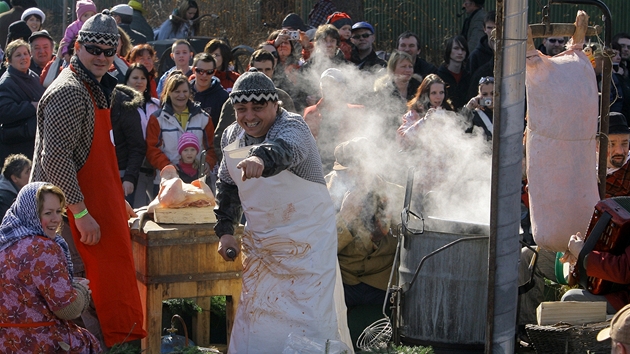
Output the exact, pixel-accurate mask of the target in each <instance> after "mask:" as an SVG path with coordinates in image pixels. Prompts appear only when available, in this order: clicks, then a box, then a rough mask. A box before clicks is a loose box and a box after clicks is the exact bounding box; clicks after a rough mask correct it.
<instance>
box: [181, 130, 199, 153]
mask: <svg viewBox="0 0 630 354" xmlns="http://www.w3.org/2000/svg"><path fill="white" fill-rule="evenodd" d="M187 147H193V148H195V149H196V150H197V152H199V139H197V136H196V135H195V134H193V133H191V132H185V133H184V134H182V136H180V137H179V140H178V141H177V152H178V153H180V154H181V153H182V151H184V149H185V148H187Z"/></svg>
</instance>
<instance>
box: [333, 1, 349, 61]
mask: <svg viewBox="0 0 630 354" xmlns="http://www.w3.org/2000/svg"><path fill="white" fill-rule="evenodd" d="M326 23H329V24H331V25H333V26H335V27H337V29H338V30H339V36H340V37H341V40H340V41H339V49H340V50H341V52H342V53H343V56H344V58H345V59H346V60H348V61H349V60H350V56H351V54H352V44H351V43H350V36H351V35H352V24H353V23H354V22H352V19H351V18H350V16H349V15H348V14H347V13H345V12H333V13H332V14H331V15H330V16H328V20H327V21H326Z"/></svg>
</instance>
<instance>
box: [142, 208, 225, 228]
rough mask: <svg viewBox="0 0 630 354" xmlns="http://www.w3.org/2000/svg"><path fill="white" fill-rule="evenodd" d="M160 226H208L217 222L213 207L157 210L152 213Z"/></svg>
mask: <svg viewBox="0 0 630 354" xmlns="http://www.w3.org/2000/svg"><path fill="white" fill-rule="evenodd" d="M153 218H154V219H155V222H157V223H160V224H210V223H215V222H217V217H216V216H215V215H214V207H210V206H208V207H202V208H177V209H171V208H157V209H155V212H154V213H153Z"/></svg>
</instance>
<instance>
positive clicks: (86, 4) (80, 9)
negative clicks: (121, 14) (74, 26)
mask: <svg viewBox="0 0 630 354" xmlns="http://www.w3.org/2000/svg"><path fill="white" fill-rule="evenodd" d="M88 11H94V13H97V12H98V10H97V9H96V5H94V3H93V2H92V0H79V1H77V10H76V12H77V19H81V16H83V14H84V13H86V12H88Z"/></svg>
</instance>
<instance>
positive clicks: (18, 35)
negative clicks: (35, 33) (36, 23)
mask: <svg viewBox="0 0 630 354" xmlns="http://www.w3.org/2000/svg"><path fill="white" fill-rule="evenodd" d="M30 36H31V29H30V28H29V27H28V25H27V24H26V22H24V21H22V20H20V21H15V22H13V23H12V24H11V25H10V26H9V34H8V35H7V45H8V44H9V43H11V42H12V41H14V40H16V39H23V40H25V41H28V37H30Z"/></svg>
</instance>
